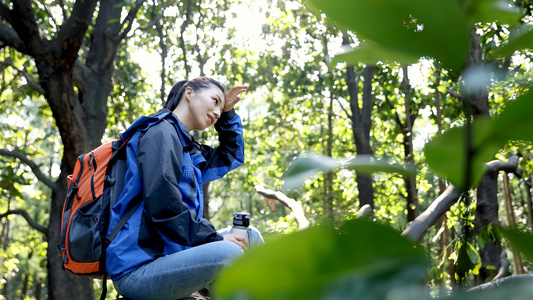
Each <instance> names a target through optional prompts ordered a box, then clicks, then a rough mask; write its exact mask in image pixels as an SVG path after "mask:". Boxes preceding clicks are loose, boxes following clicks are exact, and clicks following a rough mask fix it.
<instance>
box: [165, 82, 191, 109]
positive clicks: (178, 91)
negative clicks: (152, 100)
mask: <svg viewBox="0 0 533 300" xmlns="http://www.w3.org/2000/svg"><path fill="white" fill-rule="evenodd" d="M188 82H189V81H188V80H182V81H178V82H176V83H175V84H174V86H172V89H171V90H170V93H169V94H168V97H167V101H166V102H165V104H164V105H163V108H168V109H169V110H171V111H173V110H174V109H176V107H178V103H179V102H180V100H181V97H182V96H183V91H185V85H187V83H188Z"/></svg>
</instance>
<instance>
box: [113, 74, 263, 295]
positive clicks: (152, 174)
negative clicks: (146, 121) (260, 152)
mask: <svg viewBox="0 0 533 300" xmlns="http://www.w3.org/2000/svg"><path fill="white" fill-rule="evenodd" d="M247 88H248V87H247V86H236V87H233V88H231V89H230V90H229V91H228V92H227V93H226V92H225V89H224V87H223V86H222V85H221V84H220V83H219V82H217V81H215V80H213V79H210V78H206V77H201V78H196V79H194V80H191V81H181V82H178V83H177V84H175V85H174V87H173V88H172V90H171V93H170V95H169V97H168V99H167V101H166V103H165V105H164V109H162V110H160V111H159V112H157V113H156V114H154V115H151V116H149V117H148V118H153V119H154V120H155V121H154V122H153V125H151V126H148V127H147V128H143V129H140V130H138V131H137V132H136V133H135V134H134V135H133V136H132V138H131V139H130V140H129V142H128V145H127V148H126V151H127V161H126V166H127V167H126V169H127V171H126V176H125V184H124V187H125V188H124V191H123V192H122V193H121V194H120V197H119V199H118V201H117V203H116V204H115V205H114V206H113V209H112V214H111V220H110V228H113V227H114V224H116V223H117V220H118V219H120V216H121V215H122V214H123V213H124V211H125V210H126V208H127V207H128V205H129V204H130V203H131V202H132V200H133V198H135V197H142V205H141V206H140V207H139V208H138V209H137V210H136V211H135V213H134V214H133V215H132V217H131V218H130V219H129V220H128V223H126V225H125V226H124V228H122V229H121V230H120V232H119V234H118V235H117V236H116V238H115V239H114V240H113V242H112V243H111V244H110V245H109V247H108V248H107V251H106V267H107V270H108V273H109V274H110V276H111V279H112V280H113V283H114V285H115V288H116V289H117V291H118V292H119V293H120V294H121V295H123V296H125V297H127V298H132V299H177V298H180V297H183V296H187V295H189V294H190V293H191V292H194V291H196V290H199V289H201V288H202V287H205V286H206V285H208V284H209V283H211V282H212V281H213V280H214V279H215V277H216V275H217V274H218V273H219V271H220V269H221V268H222V267H223V266H226V265H228V264H229V263H230V262H231V260H232V259H234V258H235V257H236V256H239V255H242V253H243V249H245V248H246V247H247V245H246V244H245V240H244V239H243V238H240V237H237V236H235V235H233V234H224V235H222V234H220V233H218V232H217V231H216V230H215V228H214V227H213V225H212V224H211V223H210V222H209V221H208V220H206V219H203V218H202V214H203V190H202V184H203V183H206V182H209V181H212V180H215V179H218V178H221V177H222V176H224V175H225V174H226V173H227V172H229V171H231V170H232V169H235V168H236V167H238V166H240V165H241V164H242V163H243V162H244V140H243V136H242V124H241V121H240V118H239V116H238V115H237V114H236V113H235V110H234V109H233V107H234V106H235V104H237V103H238V102H239V100H240V94H241V93H243V92H245V91H246V90H247ZM163 116H164V119H163V120H162V121H158V120H159V119H161V118H162V117H163ZM211 125H214V126H215V129H216V130H217V131H218V134H219V142H220V145H219V146H218V147H216V148H211V147H208V146H205V145H200V144H198V143H196V142H195V141H194V140H193V138H192V136H191V134H190V131H191V130H204V129H206V128H208V127H209V126H211ZM254 239H255V240H256V241H259V240H262V239H261V237H260V235H258V233H257V232H254V234H253V236H252V240H254Z"/></svg>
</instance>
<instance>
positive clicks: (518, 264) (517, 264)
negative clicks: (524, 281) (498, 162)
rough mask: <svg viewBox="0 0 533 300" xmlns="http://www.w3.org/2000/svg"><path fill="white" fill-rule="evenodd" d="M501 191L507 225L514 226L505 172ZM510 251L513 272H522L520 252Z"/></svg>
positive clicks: (509, 189) (507, 178)
mask: <svg viewBox="0 0 533 300" xmlns="http://www.w3.org/2000/svg"><path fill="white" fill-rule="evenodd" d="M502 185H503V192H504V195H505V211H506V213H507V222H508V224H509V226H511V227H515V226H516V221H515V216H514V209H513V199H512V197H511V187H510V185H509V175H507V172H504V173H503V180H502ZM511 251H512V252H513V262H514V267H515V268H514V273H515V274H524V265H523V264H522V257H521V256H520V252H519V251H517V250H515V249H513V248H511Z"/></svg>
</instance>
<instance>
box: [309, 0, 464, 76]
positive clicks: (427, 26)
mask: <svg viewBox="0 0 533 300" xmlns="http://www.w3.org/2000/svg"><path fill="white" fill-rule="evenodd" d="M307 3H308V6H310V7H311V8H312V9H313V8H314V9H316V10H318V11H319V13H325V14H326V16H327V18H328V19H329V20H331V21H333V22H335V23H337V24H339V25H341V26H343V27H345V28H347V29H349V30H351V31H353V32H355V33H356V34H357V35H358V37H360V38H363V39H365V40H367V41H373V42H374V43H375V44H377V45H379V46H380V47H381V48H386V49H389V51H391V52H392V53H404V55H409V57H411V56H416V57H418V58H420V57H424V56H429V57H433V58H435V59H437V60H439V61H441V62H442V64H443V65H444V67H447V68H452V69H460V68H461V67H462V65H463V63H464V60H465V58H466V56H467V54H468V47H469V39H470V28H469V26H468V23H467V18H466V14H465V12H464V11H463V9H462V8H461V6H460V5H459V2H458V1H450V0H433V1H426V0H403V1H396V0H374V1H367V0H352V1H344V0H307ZM384 54H387V53H384ZM383 59H390V58H386V57H384V58H383ZM380 60H381V59H380Z"/></svg>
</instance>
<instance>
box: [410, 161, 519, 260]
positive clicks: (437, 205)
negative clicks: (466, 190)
mask: <svg viewBox="0 0 533 300" xmlns="http://www.w3.org/2000/svg"><path fill="white" fill-rule="evenodd" d="M517 167H518V157H517V156H512V157H511V158H509V160H508V161H506V162H504V161H499V160H494V161H491V162H489V163H487V164H486V174H487V175H489V176H497V172H498V171H508V172H512V171H513V170H516V168H517ZM487 175H486V176H485V177H487ZM494 186H496V185H494ZM460 195H461V191H459V190H457V189H456V188H455V187H454V186H453V185H449V186H448V188H447V189H446V191H445V192H444V193H442V194H441V195H440V196H439V197H437V199H435V201H433V202H432V203H431V204H430V205H429V207H428V208H427V209H426V210H425V211H424V212H423V213H421V214H420V215H419V216H418V217H417V218H416V219H415V220H414V221H413V222H412V223H411V224H410V225H409V226H407V228H406V229H405V230H404V231H403V232H402V235H403V236H407V237H408V238H410V239H411V240H412V241H415V242H418V241H420V239H422V237H423V236H424V234H425V233H426V231H427V230H428V229H429V228H430V227H431V226H433V224H435V223H436V222H437V220H438V219H439V218H440V217H441V216H442V215H443V214H444V213H446V212H447V211H448V210H449V209H450V207H451V206H452V205H453V204H454V203H455V202H457V200H459V196H460ZM476 213H477V211H476ZM476 216H477V215H476ZM476 220H477V219H476ZM478 221H479V220H478ZM475 225H476V226H479V225H478V224H475ZM487 225H488V224H487ZM476 228H477V227H476ZM498 260H499V257H498Z"/></svg>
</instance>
